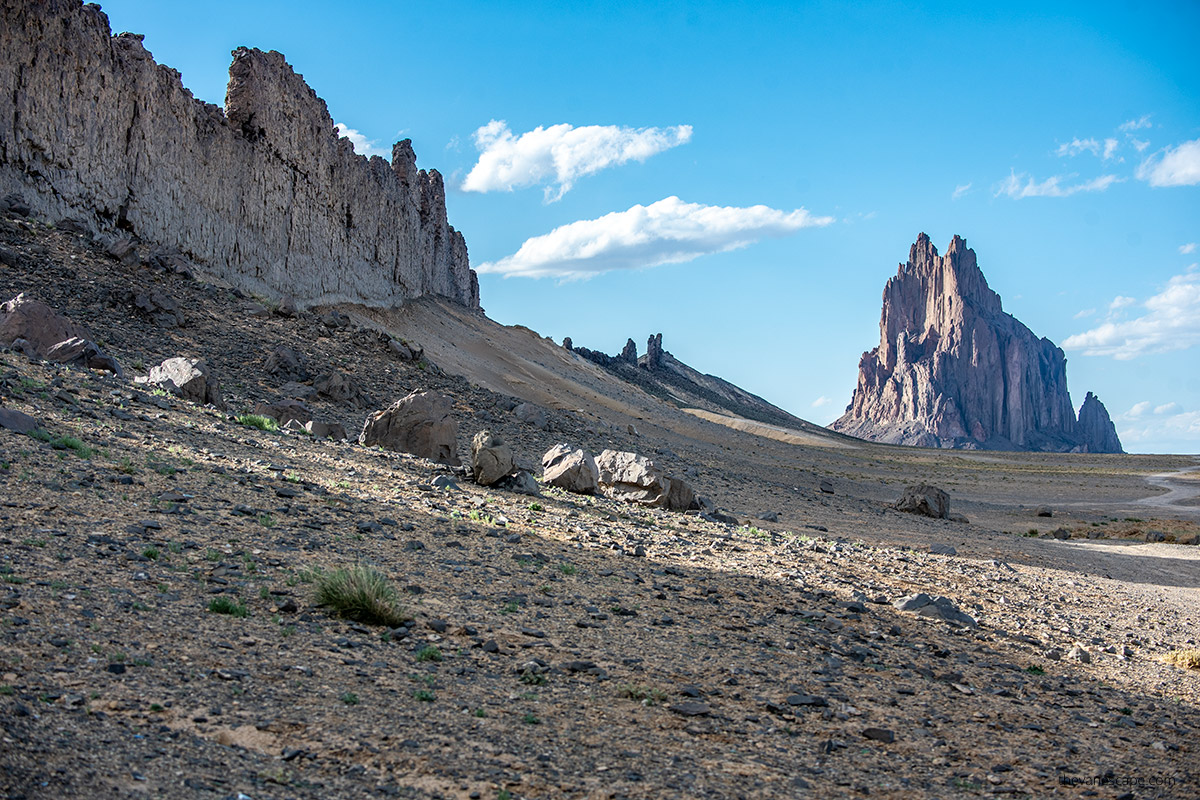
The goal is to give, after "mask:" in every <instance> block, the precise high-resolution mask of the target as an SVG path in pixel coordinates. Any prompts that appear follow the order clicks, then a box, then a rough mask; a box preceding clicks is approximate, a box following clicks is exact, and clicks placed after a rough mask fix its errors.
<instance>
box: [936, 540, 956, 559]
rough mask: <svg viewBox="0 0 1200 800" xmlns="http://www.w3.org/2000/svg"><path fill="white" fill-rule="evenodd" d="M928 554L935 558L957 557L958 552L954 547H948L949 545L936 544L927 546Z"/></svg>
mask: <svg viewBox="0 0 1200 800" xmlns="http://www.w3.org/2000/svg"><path fill="white" fill-rule="evenodd" d="M929 552H930V553H933V554H934V555H936V556H956V555H958V550H956V549H955V548H954V545H949V544H937V543H935V544H931V545H929Z"/></svg>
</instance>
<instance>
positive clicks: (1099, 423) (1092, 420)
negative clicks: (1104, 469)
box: [1079, 392, 1125, 453]
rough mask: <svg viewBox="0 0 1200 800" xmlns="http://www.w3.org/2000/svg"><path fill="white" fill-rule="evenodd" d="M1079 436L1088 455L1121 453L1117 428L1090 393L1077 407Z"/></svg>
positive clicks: (1101, 404) (1102, 404) (1104, 409)
mask: <svg viewBox="0 0 1200 800" xmlns="http://www.w3.org/2000/svg"><path fill="white" fill-rule="evenodd" d="M1079 436H1080V438H1081V439H1082V440H1083V441H1084V442H1085V443H1086V444H1087V451H1088V452H1089V453H1123V452H1125V451H1124V450H1122V449H1121V440H1120V439H1119V438H1118V437H1117V427H1116V426H1115V425H1113V421H1112V420H1111V419H1110V418H1109V416H1108V409H1106V408H1105V407H1104V403H1101V402H1100V398H1099V397H1096V395H1094V394H1092V393H1091V392H1088V393H1087V397H1085V398H1084V399H1083V405H1082V406H1080V407H1079Z"/></svg>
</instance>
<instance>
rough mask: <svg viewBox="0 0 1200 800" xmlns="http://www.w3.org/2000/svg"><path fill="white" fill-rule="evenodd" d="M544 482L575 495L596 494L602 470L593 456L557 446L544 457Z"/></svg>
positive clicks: (563, 446)
mask: <svg viewBox="0 0 1200 800" xmlns="http://www.w3.org/2000/svg"><path fill="white" fill-rule="evenodd" d="M542 482H543V483H546V484H549V485H550V486H557V487H558V488H560V489H566V490H567V491H568V492H574V493H575V494H596V493H597V492H598V491H599V490H600V469H599V467H597V466H596V459H594V458H592V456H591V454H589V453H587V452H585V451H583V450H578V449H577V450H572V449H571V448H570V447H568V446H567V445H565V444H556V445H554V447H552V448H550V449H549V450H547V451H546V454H545V455H544V456H542Z"/></svg>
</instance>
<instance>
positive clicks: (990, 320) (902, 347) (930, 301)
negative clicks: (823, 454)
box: [829, 233, 1121, 452]
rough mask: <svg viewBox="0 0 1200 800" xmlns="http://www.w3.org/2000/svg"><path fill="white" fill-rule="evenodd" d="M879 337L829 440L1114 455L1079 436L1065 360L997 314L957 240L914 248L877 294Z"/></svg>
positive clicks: (1091, 430) (995, 299) (1114, 447)
mask: <svg viewBox="0 0 1200 800" xmlns="http://www.w3.org/2000/svg"><path fill="white" fill-rule="evenodd" d="M879 329H880V341H879V346H878V347H876V348H875V349H874V350H872V351H870V352H869V353H864V354H863V357H862V360H861V361H860V362H859V373H858V386H857V387H856V388H855V390H854V396H853V397H852V399H851V401H850V405H849V406H848V407H847V409H846V413H845V414H844V415H843V416H842V417H841V418H840V419H838V420H836V421H835V422H834V423H833V424H831V425H830V426H829V427H830V428H832V429H833V430H836V431H840V432H842V433H847V434H850V435H852V436H858V437H860V438H864V439H871V440H874V441H880V442H888V443H892V444H907V445H917V446H922V447H964V448H984V449H1000V450H1012V449H1024V450H1043V451H1070V450H1082V451H1088V452H1121V450H1120V442H1118V441H1117V440H1116V432H1115V431H1112V437H1111V440H1110V439H1108V438H1107V437H1106V436H1103V435H1098V434H1097V433H1096V431H1099V428H1100V427H1102V426H1100V425H1099V424H1096V425H1094V426H1092V425H1091V424H1090V423H1089V427H1087V428H1084V427H1082V426H1080V424H1079V422H1078V420H1077V419H1076V417H1075V410H1074V408H1073V407H1072V405H1071V397H1070V395H1069V394H1068V393H1067V375H1066V364H1067V361H1066V357H1065V356H1064V355H1063V351H1062V350H1060V349H1059V348H1058V347H1057V346H1055V344H1054V343H1053V342H1051V341H1050V340H1049V339H1044V338H1042V339H1039V338H1038V337H1037V336H1036V335H1034V333H1033V332H1032V331H1030V330H1029V328H1027V327H1025V326H1024V325H1022V324H1021V323H1020V322H1019V321H1018V320H1017V319H1016V318H1015V317H1013V316H1012V315H1010V314H1006V313H1005V312H1004V310H1003V309H1002V308H1001V304H1000V296H999V295H997V294H996V293H995V292H993V291H992V290H991V289H990V288H988V285H987V281H986V280H985V279H984V277H983V272H981V271H980V269H979V266H978V264H977V263H976V259H975V251H973V250H971V249H970V248H968V247H967V243H966V241H965V240H963V239H961V238H959V237H958V236H955V237H954V239H953V241H951V242H950V247H949V248H948V249H947V250H946V254H945V255H944V256H939V255H938V252H937V249H936V248H935V247H934V246H933V243H932V242H930V240H929V237H928V236H926V235H925V234H924V233H922V234H921V235H920V236H918V237H917V241H916V243H915V244H914V245H913V246H912V248H911V250H910V251H909V257H908V262H907V263H905V264H901V265H900V268H899V270H898V272H897V274H896V275H895V276H894V277H893V278H891V279H890V280H889V281H888V282H887V286H886V287H885V288H884V290H883V314H882V317H881V319H880V322H879ZM1093 399H1094V398H1093ZM1085 405H1086V404H1085ZM1095 405H1096V406H1099V410H1100V411H1103V406H1102V405H1100V401H1099V400H1095ZM1088 418H1089V419H1092V418H1095V419H1097V420H1099V416H1098V415H1096V414H1095V412H1094V411H1090V410H1089V412H1088ZM1103 419H1104V421H1107V419H1108V415H1107V413H1106V412H1105V413H1104V414H1103ZM1110 430H1111V424H1110ZM1100 433H1105V432H1102V431H1101V432H1100Z"/></svg>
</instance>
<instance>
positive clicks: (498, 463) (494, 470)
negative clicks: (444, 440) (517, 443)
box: [471, 431, 515, 486]
mask: <svg viewBox="0 0 1200 800" xmlns="http://www.w3.org/2000/svg"><path fill="white" fill-rule="evenodd" d="M514 468H515V466H514V464H513V454H512V448H510V447H509V446H508V445H507V444H505V443H504V440H503V439H501V438H500V437H498V436H493V435H492V432H491V431H480V432H479V433H477V434H475V438H473V439H472V440H471V472H472V474H473V475H474V477H475V482H476V483H478V484H479V485H480V486H491V485H492V484H494V483H496V482H497V481H499V480H500V479H502V478H504V477H505V476H506V475H508V474H509V473H511V472H512V471H513V469H514Z"/></svg>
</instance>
